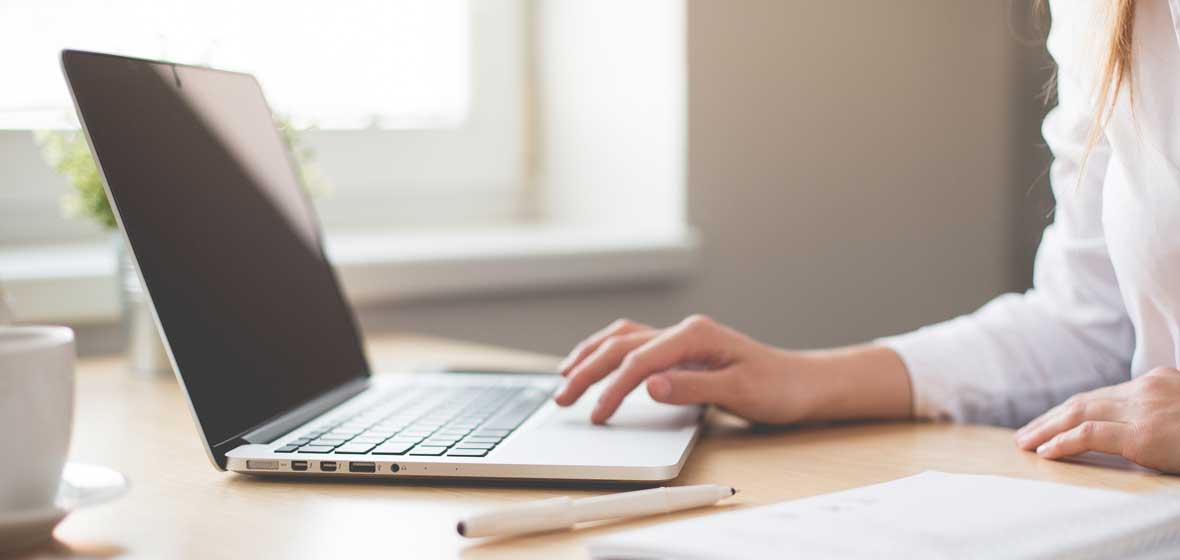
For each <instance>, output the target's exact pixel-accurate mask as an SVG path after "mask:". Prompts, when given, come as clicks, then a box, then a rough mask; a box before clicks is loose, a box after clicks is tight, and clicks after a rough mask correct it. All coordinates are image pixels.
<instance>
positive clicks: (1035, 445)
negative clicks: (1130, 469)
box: [1016, 368, 1180, 473]
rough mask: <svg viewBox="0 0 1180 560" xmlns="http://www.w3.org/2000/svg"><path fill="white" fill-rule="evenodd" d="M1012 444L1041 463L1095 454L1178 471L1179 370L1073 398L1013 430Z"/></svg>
mask: <svg viewBox="0 0 1180 560" xmlns="http://www.w3.org/2000/svg"><path fill="white" fill-rule="evenodd" d="M1016 443H1017V445H1019V446H1020V447H1021V448H1023V449H1026V450H1032V449H1036V451H1037V454H1038V455H1040V456H1041V457H1044V458H1046V459H1059V458H1062V457H1068V456H1070V455H1077V454H1079V453H1084V452H1086V451H1100V452H1103V453H1111V454H1114V455H1122V456H1123V457H1126V458H1127V459H1130V460H1131V461H1134V462H1135V463H1138V464H1140V465H1142V466H1144V467H1148V468H1151V469H1156V470H1159V471H1164V472H1172V473H1176V472H1180V370H1176V369H1173V368H1158V369H1155V370H1152V371H1151V372H1149V373H1147V374H1146V375H1143V376H1140V377H1138V378H1136V379H1133V380H1131V381H1127V382H1126V383H1120V384H1118V385H1113V386H1110V387H1103V388H1101V389H1096V390H1094V391H1089V392H1086V393H1079V394H1077V395H1074V396H1073V397H1070V398H1069V400H1067V401H1065V402H1064V403H1062V404H1060V405H1059V406H1057V407H1055V408H1053V409H1052V410H1050V411H1049V412H1046V413H1045V414H1042V415H1041V416H1040V417H1039V418H1037V419H1035V420H1033V421H1032V422H1029V423H1028V424H1027V425H1026V426H1024V427H1023V428H1021V429H1020V430H1019V431H1017V432H1016Z"/></svg>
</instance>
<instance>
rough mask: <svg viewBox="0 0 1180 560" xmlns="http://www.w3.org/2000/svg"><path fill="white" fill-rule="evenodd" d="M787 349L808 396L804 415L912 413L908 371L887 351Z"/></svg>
mask: <svg viewBox="0 0 1180 560" xmlns="http://www.w3.org/2000/svg"><path fill="white" fill-rule="evenodd" d="M787 354H788V355H789V357H788V358H787V359H788V360H789V362H790V363H791V368H792V369H791V370H790V371H793V372H797V375H798V376H799V378H800V381H801V382H800V387H801V389H802V391H803V392H805V394H807V395H808V398H807V399H806V400H807V401H808V402H807V403H805V404H803V405H802V408H803V410H804V411H805V414H806V416H805V418H806V419H808V420H854V419H908V418H911V417H913V405H912V402H913V397H912V390H911V388H910V377H909V372H908V370H907V368H906V366H905V362H903V361H902V359H901V357H900V356H898V355H897V353H896V352H894V351H893V350H891V349H889V348H887V347H884V346H879V345H873V344H865V345H859V346H849V347H843V348H834V349H827V350H811V351H803V352H787Z"/></svg>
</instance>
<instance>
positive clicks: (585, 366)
mask: <svg viewBox="0 0 1180 560" xmlns="http://www.w3.org/2000/svg"><path fill="white" fill-rule="evenodd" d="M657 335H659V331H656V330H647V331H641V332H635V333H631V334H625V335H620V336H612V337H610V338H608V339H607V340H606V341H604V342H603V343H602V344H600V345H598V349H597V350H595V351H594V353H592V354H590V355H589V356H587V357H586V359H584V360H582V361H581V362H580V363H579V364H578V365H577V367H575V368H574V369H573V370H571V371H570V374H569V377H568V378H567V380H566V382H565V387H562V388H561V390H560V391H558V392H557V395H556V396H554V397H553V400H554V401H556V402H557V404H559V405H561V406H569V405H571V404H574V402H576V401H577V400H578V398H579V397H581V396H582V393H585V392H586V389H588V388H590V386H591V385H593V384H595V383H597V382H598V380H600V379H602V378H603V377H606V376H607V374H609V373H610V372H612V371H614V370H615V368H617V367H619V363H620V362H622V361H623V359H624V358H625V357H626V356H627V354H628V353H629V352H631V351H632V350H634V349H636V348H639V347H640V346H643V345H644V344H646V343H647V342H648V341H650V340H652V339H653V338H655V337H656V336H657Z"/></svg>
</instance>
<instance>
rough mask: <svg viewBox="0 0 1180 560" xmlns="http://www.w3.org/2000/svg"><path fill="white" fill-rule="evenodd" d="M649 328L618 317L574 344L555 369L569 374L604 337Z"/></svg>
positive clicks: (596, 347)
mask: <svg viewBox="0 0 1180 560" xmlns="http://www.w3.org/2000/svg"><path fill="white" fill-rule="evenodd" d="M650 329H651V327H649V326H647V325H645V324H643V323H637V322H635V321H631V320H629V319H619V320H617V321H615V322H613V323H611V324H609V325H607V326H606V328H604V329H602V330H600V331H598V332H596V333H594V334H592V335H590V337H589V338H587V339H586V340H583V341H582V342H581V343H579V344H578V345H577V346H575V347H574V349H573V350H571V351H570V353H569V355H567V356H566V357H565V359H564V360H562V361H561V363H560V364H558V366H557V369H558V371H560V372H561V374H562V375H569V373H570V371H572V370H573V368H574V367H575V366H577V365H578V363H579V362H581V361H582V360H583V359H585V358H586V356H589V355H590V354H591V353H593V352H594V351H595V350H597V349H598V347H599V346H600V345H601V344H602V343H603V341H605V340H606V339H608V338H610V337H612V336H619V335H623V334H630V333H633V332H638V331H642V330H650Z"/></svg>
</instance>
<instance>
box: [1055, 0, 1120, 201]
mask: <svg viewBox="0 0 1180 560" xmlns="http://www.w3.org/2000/svg"><path fill="white" fill-rule="evenodd" d="M1071 1H1073V0H1071ZM1104 1H1105V0H1104ZM1107 6H1108V9H1109V10H1110V11H1109V12H1108V14H1107V21H1108V22H1109V31H1108V33H1107V36H1106V45H1105V48H1104V49H1102V51H1101V52H1103V53H1104V60H1103V61H1102V77H1101V79H1100V80H1099V81H1098V103H1097V104H1095V109H1096V110H1095V112H1094V124H1093V125H1091V126H1090V137H1089V138H1088V139H1087V141H1086V151H1085V155H1084V156H1083V157H1082V165H1081V172H1080V173H1079V174H1078V176H1079V182H1080V181H1081V179H1080V177H1081V176H1083V175H1084V172H1085V169H1086V161H1087V160H1089V159H1090V152H1092V151H1093V150H1094V146H1095V145H1096V144H1098V140H1099V139H1100V138H1102V134H1103V133H1104V132H1105V131H1106V123H1107V122H1108V121H1109V120H1110V116H1111V114H1113V113H1114V106H1115V102H1116V101H1117V100H1118V97H1119V92H1120V91H1122V89H1123V87H1124V86H1125V87H1126V88H1127V92H1128V94H1129V95H1130V99H1129V103H1130V105H1131V107H1132V108H1133V107H1134V97H1135V96H1134V76H1133V74H1132V73H1131V58H1132V49H1131V47H1132V45H1133V41H1132V39H1133V38H1134V36H1135V0H1111V1H1110V3H1109V4H1107Z"/></svg>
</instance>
